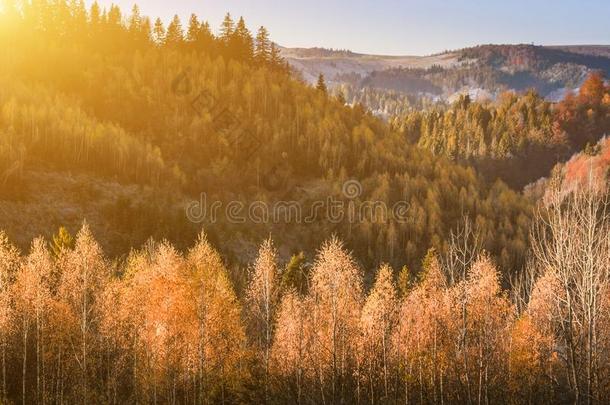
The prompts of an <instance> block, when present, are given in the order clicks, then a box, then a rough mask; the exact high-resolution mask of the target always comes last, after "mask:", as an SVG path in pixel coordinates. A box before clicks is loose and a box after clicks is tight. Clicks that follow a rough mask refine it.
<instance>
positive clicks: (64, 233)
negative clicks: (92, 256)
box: [51, 226, 74, 257]
mask: <svg viewBox="0 0 610 405" xmlns="http://www.w3.org/2000/svg"><path fill="white" fill-rule="evenodd" d="M73 248H74V238H73V237H72V235H70V232H68V230H67V229H66V228H64V227H63V226H62V227H60V228H59V230H58V231H57V234H55V235H53V243H52V244H51V250H52V251H53V255H54V256H55V257H59V256H60V255H61V253H62V252H64V251H66V250H69V249H73Z"/></svg>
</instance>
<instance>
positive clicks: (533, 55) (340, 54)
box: [282, 44, 610, 101]
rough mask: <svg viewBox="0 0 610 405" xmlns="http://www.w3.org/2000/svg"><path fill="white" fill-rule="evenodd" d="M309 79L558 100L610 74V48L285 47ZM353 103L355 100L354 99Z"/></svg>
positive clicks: (441, 94)
mask: <svg viewBox="0 0 610 405" xmlns="http://www.w3.org/2000/svg"><path fill="white" fill-rule="evenodd" d="M282 54H283V56H284V57H285V58H286V60H287V61H288V62H289V63H290V65H291V66H292V67H293V68H294V69H295V70H297V71H300V72H301V75H302V77H303V79H304V80H306V81H308V82H312V83H313V82H314V81H315V80H316V79H317V77H318V75H319V74H320V73H322V74H324V76H325V77H326V79H327V81H328V82H329V83H330V84H331V85H340V84H347V85H350V86H353V87H355V88H356V89H363V88H373V89H382V90H387V91H393V92H399V93H403V94H408V95H417V96H428V97H432V98H435V99H445V100H450V99H451V98H452V97H455V95H456V93H470V94H471V96H474V97H479V96H480V95H484V97H493V96H495V95H497V94H498V93H499V92H501V91H504V90H516V91H523V90H526V89H529V88H534V89H536V90H537V91H538V92H539V93H540V94H541V95H543V96H545V97H546V98H547V99H550V100H552V101H555V100H558V99H561V98H563V96H564V94H565V93H566V91H567V90H570V89H576V88H578V87H579V86H580V84H581V83H582V81H583V80H584V78H585V77H586V75H587V74H588V73H589V72H591V71H592V70H601V71H603V72H604V73H606V74H608V73H610V45H570V46H536V45H529V44H519V45H480V46H476V47H472V48H465V49H460V50H456V51H447V52H443V53H440V54H436V55H429V56H382V55H364V54H358V53H353V52H350V51H335V50H327V49H320V48H311V49H290V48H284V49H282ZM348 101H350V100H348Z"/></svg>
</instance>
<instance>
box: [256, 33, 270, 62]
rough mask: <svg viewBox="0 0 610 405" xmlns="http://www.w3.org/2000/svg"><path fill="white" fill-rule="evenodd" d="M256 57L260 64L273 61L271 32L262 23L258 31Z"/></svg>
mask: <svg viewBox="0 0 610 405" xmlns="http://www.w3.org/2000/svg"><path fill="white" fill-rule="evenodd" d="M254 57H255V59H256V61H257V62H258V63H260V64H265V63H268V62H270V61H271V41H270V40H269V32H268V31H267V29H266V28H265V27H263V26H262V25H261V27H260V28H259V29H258V32H257V33H256V49H255V51H254Z"/></svg>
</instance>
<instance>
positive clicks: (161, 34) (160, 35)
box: [153, 18, 165, 45]
mask: <svg viewBox="0 0 610 405" xmlns="http://www.w3.org/2000/svg"><path fill="white" fill-rule="evenodd" d="M153 40H154V41H155V44H157V45H163V44H164V43H165V28H164V27H163V21H161V19H160V18H157V19H156V20H155V26H154V28H153Z"/></svg>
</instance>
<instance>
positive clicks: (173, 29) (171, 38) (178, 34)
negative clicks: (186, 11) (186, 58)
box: [165, 15, 184, 46]
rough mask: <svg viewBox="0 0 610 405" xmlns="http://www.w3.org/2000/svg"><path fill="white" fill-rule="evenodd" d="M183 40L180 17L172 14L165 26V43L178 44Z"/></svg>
mask: <svg viewBox="0 0 610 405" xmlns="http://www.w3.org/2000/svg"><path fill="white" fill-rule="evenodd" d="M183 41H184V31H183V30H182V23H181V22H180V17H178V15H174V18H173V19H172V21H171V22H170V24H169V25H168V26H167V34H166V37H165V44H166V45H169V46H178V45H180V44H182V42H183Z"/></svg>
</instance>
